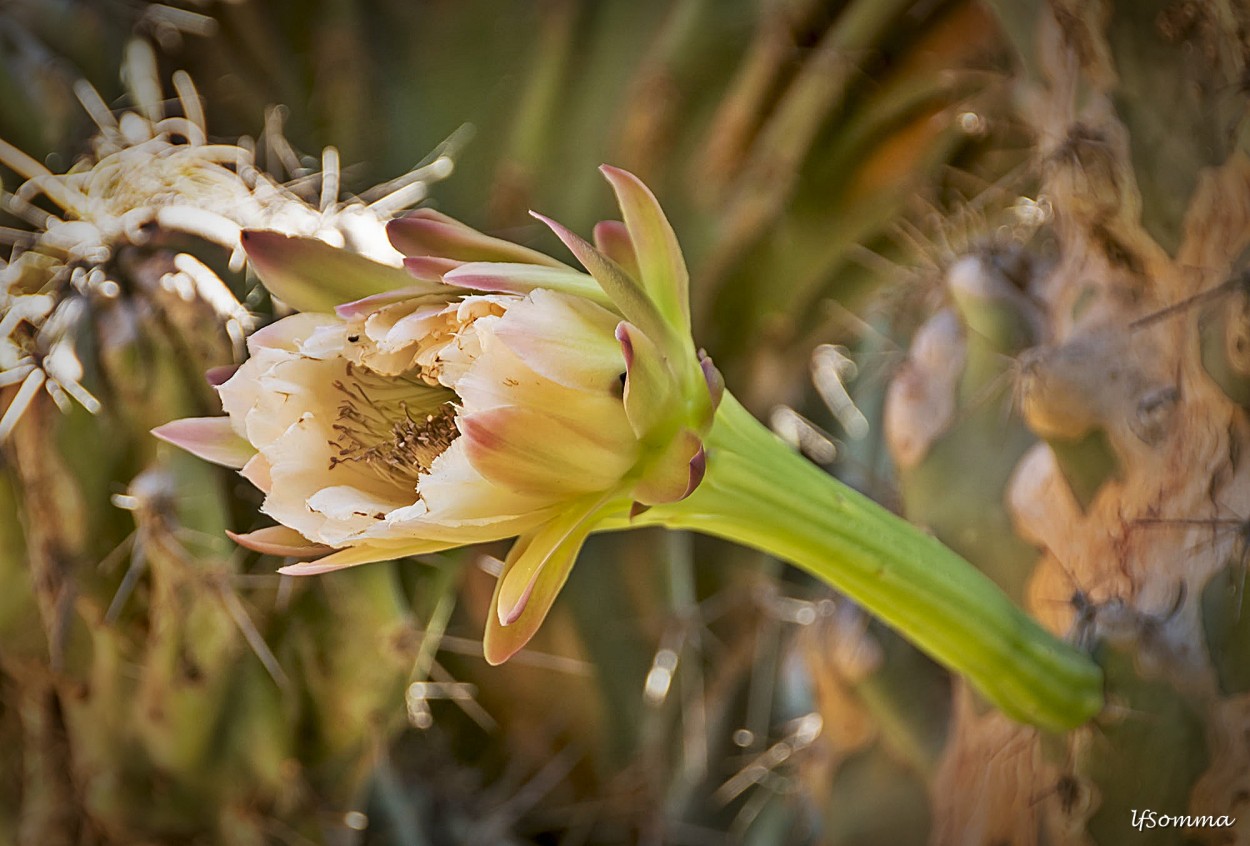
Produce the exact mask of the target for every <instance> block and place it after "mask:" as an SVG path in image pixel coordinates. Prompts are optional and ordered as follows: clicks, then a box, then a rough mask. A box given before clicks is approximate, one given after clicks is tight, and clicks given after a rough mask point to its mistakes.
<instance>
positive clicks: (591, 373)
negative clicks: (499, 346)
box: [492, 290, 625, 393]
mask: <svg viewBox="0 0 1250 846" xmlns="http://www.w3.org/2000/svg"><path fill="white" fill-rule="evenodd" d="M619 322H620V316H619V315H617V314H615V313H614V312H611V311H608V310H607V309H606V308H603V307H602V306H598V305H595V304H594V303H592V302H590V301H589V300H586V299H582V298H580V297H574V296H569V295H567V294H557V293H555V292H553V291H544V290H537V291H534V292H533V293H531V294H530V295H529V296H527V297H526V298H525V299H523V300H522V301H521V302H519V303H516V304H515V305H513V306H512V307H511V308H509V309H508V313H507V314H506V315H504V316H503V317H502V318H500V320H499V322H498V323H497V324H496V325H495V326H494V327H493V328H492V331H493V334H494V336H495V337H496V338H498V339H499V340H500V341H502V342H503V344H504V346H506V347H507V348H508V349H510V350H511V351H512V352H513V353H514V354H516V355H517V356H518V357H519V358H520V359H521V360H522V361H523V362H525V364H526V365H527V366H528V367H530V368H531V369H532V370H534V371H535V372H536V373H539V374H540V375H542V376H545V377H547V378H548V379H550V380H552V381H553V382H557V383H558V384H561V385H564V386H566V387H570V388H580V389H582V390H588V391H596V392H603V393H615V392H618V391H619V390H620V387H621V382H620V377H621V374H622V373H624V372H625V359H624V357H623V356H622V354H621V346H620V344H619V343H618V342H617V340H616V337H615V335H614V333H615V331H616V325H617V324H618V323H619Z"/></svg>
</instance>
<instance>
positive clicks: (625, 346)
mask: <svg viewBox="0 0 1250 846" xmlns="http://www.w3.org/2000/svg"><path fill="white" fill-rule="evenodd" d="M630 328H631V327H630V325H629V323H627V322H626V321H624V320H622V321H621V322H620V323H618V324H616V340H617V341H618V342H619V343H620V345H621V354H622V355H623V356H625V370H626V372H628V371H629V369H630V368H632V367H633V366H634V339H633V338H632V337H630V333H629V330H630Z"/></svg>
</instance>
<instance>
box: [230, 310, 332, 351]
mask: <svg viewBox="0 0 1250 846" xmlns="http://www.w3.org/2000/svg"><path fill="white" fill-rule="evenodd" d="M339 322H340V321H339V320H337V319H336V318H335V317H333V316H331V315H328V314H292V315H291V316H290V317H284V318H282V319H281V320H278V321H275V322H273V323H270V324H269V325H268V326H266V327H264V328H263V329H258V330H257V331H255V332H253V333H252V334H251V335H249V336H248V339H247V350H248V352H249V353H251V354H252V355H256V353H257V350H260V349H281V350H288V351H292V352H293V351H295V350H296V349H298V348H299V344H300V342H301V341H303V340H304V339H306V338H307V337H308V336H309V335H311V334H312V333H313V331H314V330H316V329H317V328H318V327H320V326H331V325H334V324H336V323H339Z"/></svg>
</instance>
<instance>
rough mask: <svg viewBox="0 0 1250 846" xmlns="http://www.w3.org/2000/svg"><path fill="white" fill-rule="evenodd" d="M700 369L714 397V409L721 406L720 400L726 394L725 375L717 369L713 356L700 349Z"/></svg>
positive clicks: (708, 390)
mask: <svg viewBox="0 0 1250 846" xmlns="http://www.w3.org/2000/svg"><path fill="white" fill-rule="evenodd" d="M699 369H700V370H702V371H703V381H704V382H706V383H707V392H708V394H709V395H710V396H711V397H712V410H713V411H715V410H716V409H718V408H720V401H721V399H723V398H724V396H725V377H724V376H722V375H721V372H720V371H719V370H717V369H716V365H715V364H713V363H712V358H711V356H709V355H708V354H707V353H706V352H705V351H704V350H699Z"/></svg>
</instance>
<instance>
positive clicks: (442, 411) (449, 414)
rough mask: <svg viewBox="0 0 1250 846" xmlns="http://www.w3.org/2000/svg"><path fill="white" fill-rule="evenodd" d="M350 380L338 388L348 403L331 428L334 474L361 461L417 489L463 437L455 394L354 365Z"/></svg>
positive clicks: (385, 477)
mask: <svg viewBox="0 0 1250 846" xmlns="http://www.w3.org/2000/svg"><path fill="white" fill-rule="evenodd" d="M347 377H348V379H347V380H342V379H340V380H336V381H335V382H334V383H333V384H334V388H335V390H337V391H338V392H339V393H340V394H341V395H342V397H343V400H342V402H341V403H340V404H339V413H338V419H337V421H336V422H335V423H334V424H333V425H332V427H331V428H333V429H334V431H335V432H337V433H338V434H337V436H336V437H335V439H334V440H333V441H331V442H330V446H331V448H333V449H334V450H335V451H336V454H335V455H332V456H331V457H330V467H329V469H331V470H333V469H334V468H335V467H337V466H339V465H340V464H348V463H355V462H359V463H360V464H363V465H364V466H365V467H368V468H369V470H371V471H372V472H373V473H375V474H376V475H377V476H379V477H380V478H382V479H383V480H385V481H387V482H390V483H392V484H395V485H397V486H400V487H406V488H411V489H414V490H415V488H416V485H417V477H418V476H419V475H420V474H421V473H428V472H429V470H430V467H431V466H432V465H433V463H434V459H436V458H438V456H440V455H441V454H442V453H443V451H444V450H446V449H447V447H449V446H451V442H452V441H453V440H455V439H456V437H457V436H458V435H459V434H460V433H459V430H457V429H456V410H455V408H454V407H453V406H452V405H451V401H452V400H454V399H455V394H453V393H452V392H450V391H446V390H431V389H430V388H429V387H427V386H426V385H425V384H424V383H423V382H418V381H415V380H412V379H409V378H406V377H398V378H383V377H379V376H377V375H376V374H374V373H371V372H370V371H368V370H366V369H365V368H358V367H355V368H354V367H353V366H352V365H351V364H348V366H347Z"/></svg>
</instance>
